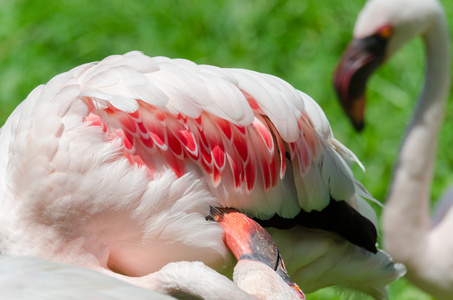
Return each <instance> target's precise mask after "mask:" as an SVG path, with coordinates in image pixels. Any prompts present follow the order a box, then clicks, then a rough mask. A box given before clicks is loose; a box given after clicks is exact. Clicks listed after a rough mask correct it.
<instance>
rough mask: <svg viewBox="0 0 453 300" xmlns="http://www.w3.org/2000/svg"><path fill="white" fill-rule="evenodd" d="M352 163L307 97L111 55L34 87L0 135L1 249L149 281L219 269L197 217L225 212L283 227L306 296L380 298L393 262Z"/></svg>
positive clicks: (248, 75)
mask: <svg viewBox="0 0 453 300" xmlns="http://www.w3.org/2000/svg"><path fill="white" fill-rule="evenodd" d="M354 161H356V162H357V163H359V164H360V162H359V161H358V159H357V158H356V156H355V155H354V154H353V153H352V152H351V151H350V150H348V149H347V148H346V147H345V146H343V145H342V144H341V143H340V142H338V141H337V140H336V139H335V138H334V137H333V134H332V131H331V128H330V125H329V123H328V121H327V119H326V117H325V115H324V113H323V112H322V110H321V109H320V107H319V106H318V105H317V104H316V102H314V101H313V100H312V99H311V98H310V97H309V96H307V95H306V94H304V93H302V92H300V91H298V90H296V89H294V88H293V87H291V86H290V85H289V84H288V83H287V82H285V81H283V80H281V79H279V78H276V77H273V76H271V75H266V74H260V73H256V72H253V71H248V70H242V69H221V68H217V67H213V66H207V65H196V64H195V63H193V62H190V61H187V60H183V59H169V58H164V57H155V58H150V57H147V56H145V55H143V54H142V53H139V52H130V53H128V54H125V55H114V56H109V57H107V58H105V59H104V60H102V61H101V62H98V63H90V64H85V65H82V66H79V67H76V68H74V69H72V70H71V71H69V72H66V73H63V74H60V75H58V76H56V77H54V78H53V79H52V80H51V81H50V82H49V83H47V84H46V85H42V86H39V87H37V88H36V89H35V90H34V91H33V92H32V93H31V94H30V95H29V96H28V97H27V99H26V100H25V101H23V102H22V103H21V104H20V105H19V106H18V107H17V108H16V110H15V111H14V112H13V113H12V114H11V116H10V117H9V118H8V120H7V121H6V123H5V125H4V126H3V127H2V129H1V132H0V170H1V172H0V174H2V176H1V177H0V193H1V194H0V196H1V197H0V228H1V230H0V243H1V252H2V253H4V254H8V255H28V256H36V257H41V258H44V259H48V260H53V261H59V262H63V263H70V264H76V265H79V266H83V267H86V268H91V269H95V270H99V271H101V272H104V273H109V274H111V275H113V276H116V277H117V278H122V279H124V280H127V281H129V282H131V283H134V284H136V285H140V286H142V287H149V283H148V282H147V278H149V277H147V276H152V273H153V272H156V271H158V270H159V269H161V268H162V267H164V266H166V265H167V264H169V263H171V262H174V261H182V260H184V261H201V262H203V263H205V264H206V265H208V266H210V267H214V268H222V266H225V265H226V264H227V263H229V262H230V261H231V260H230V256H229V255H228V253H229V251H228V249H227V247H226V245H225V243H224V242H223V234H224V232H223V229H222V227H221V225H220V224H219V223H217V222H213V221H212V220H207V218H206V217H207V216H208V215H210V210H211V208H213V207H214V208H215V207H220V208H222V207H232V208H235V209H237V210H239V211H241V212H243V213H246V214H247V215H248V216H250V217H253V218H255V219H256V220H257V221H258V222H262V224H263V225H266V226H274V227H278V228H280V230H279V231H280V232H283V233H282V234H281V235H274V236H273V238H274V239H276V240H277V243H278V244H279V243H280V244H281V245H284V244H285V243H288V242H289V243H290V245H289V246H288V245H284V247H282V246H281V245H279V247H280V250H281V251H282V252H283V257H286V256H288V259H287V260H288V268H289V269H290V271H289V272H290V273H291V274H290V275H291V276H294V278H293V279H295V281H296V282H299V284H300V285H301V287H302V289H303V290H305V291H313V290H315V289H318V288H321V287H324V286H329V285H334V284H337V285H341V286H344V287H347V288H352V289H356V290H358V291H362V292H365V293H368V294H370V295H372V296H374V297H375V298H382V297H385V296H386V291H385V286H386V284H387V283H389V282H391V281H392V280H395V279H396V278H398V277H399V276H401V273H402V272H403V267H402V266H401V265H394V264H393V263H392V261H391V259H390V257H389V256H388V255H387V254H386V253H384V252H383V251H380V250H378V249H377V248H376V237H377V229H376V224H375V223H376V216H375V213H374V211H373V210H372V209H371V208H370V206H369V205H368V203H367V202H366V201H365V200H364V199H363V198H362V197H365V198H369V199H372V197H371V196H370V195H369V194H368V192H367V191H366V190H365V189H364V188H363V186H362V185H361V184H360V183H359V182H358V181H357V180H356V179H355V178H354V177H353V175H352V172H351V169H350V165H351V164H352V163H353V162H354ZM279 234H280V233H279ZM279 236H281V237H282V238H280V237H279ZM288 236H290V237H291V238H290V239H289V238H288ZM283 248H284V249H283ZM149 274H151V275H149Z"/></svg>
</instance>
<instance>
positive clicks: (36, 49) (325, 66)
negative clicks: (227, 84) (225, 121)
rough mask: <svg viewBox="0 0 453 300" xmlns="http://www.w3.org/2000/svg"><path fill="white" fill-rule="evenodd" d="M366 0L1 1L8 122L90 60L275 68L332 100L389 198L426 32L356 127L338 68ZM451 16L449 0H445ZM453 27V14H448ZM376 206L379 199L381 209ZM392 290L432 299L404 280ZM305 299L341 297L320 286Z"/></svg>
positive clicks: (439, 186)
mask: <svg viewBox="0 0 453 300" xmlns="http://www.w3.org/2000/svg"><path fill="white" fill-rule="evenodd" d="M364 2H365V1H364V0H356V1H354V0H349V1H344V0H330V1H319V0H287V1H276V0H270V1H255V0H253V1H247V0H221V1H220V0H217V1H212V0H211V1H209V0H206V1H201V0H200V1H182V0H159V1H133V0H130V1H120V0H102V1H93V0H91V1H88V0H79V1H74V0H69V1H64V0H61V1H51V0H41V1H36V0H34V1H31V0H30V1H19V0H16V1H14V0H0V22H1V26H0V70H1V71H0V91H1V92H0V122H1V124H3V122H4V121H5V120H6V118H7V116H8V115H9V114H10V113H11V112H12V110H13V109H14V108H15V106H17V104H18V103H19V102H20V101H22V100H23V99H24V98H25V97H26V96H27V95H28V93H29V92H30V91H31V90H32V89H33V88H34V87H35V86H37V85H39V84H42V83H46V82H47V81H48V80H49V79H51V78H52V77H53V76H55V75H56V74H58V73H61V72H64V71H67V70H69V69H71V68H73V67H75V66H77V65H80V64H82V63H86V62H90V61H97V60H101V59H102V58H104V57H105V56H108V55H110V54H122V53H125V52H127V51H130V50H140V51H143V52H144V53H145V54H147V55H149V56H157V55H162V56H168V57H172V58H177V57H179V58H186V59H190V60H193V61H195V62H197V63H201V64H212V65H217V66H220V67H239V68H247V69H253V70H256V71H260V72H265V73H270V74H273V75H276V76H279V77H281V78H283V79H285V80H286V81H288V82H289V83H291V84H292V85H293V86H294V87H296V88H298V89H300V90H302V91H304V92H306V93H308V94H309V95H311V96H312V97H313V98H314V99H315V100H317V101H318V103H319V104H320V105H321V107H322V108H323V109H324V111H325V113H326V115H327V117H328V119H329V120H330V123H331V126H332V128H333V131H334V134H335V136H336V138H337V139H339V140H340V141H341V142H343V143H344V144H345V145H347V146H348V147H349V148H350V149H351V150H352V151H354V152H355V153H356V154H357V156H358V157H359V158H360V159H361V161H362V162H363V164H364V165H365V166H366V168H367V171H366V173H363V172H361V171H360V169H359V168H358V167H355V168H354V172H355V174H356V177H357V178H358V179H359V180H360V181H361V182H362V183H363V184H364V185H365V186H366V187H367V189H368V190H369V191H370V192H371V193H372V194H373V195H374V197H375V198H376V199H379V200H381V201H384V199H385V195H386V192H387V188H388V184H389V180H390V174H391V170H392V165H393V162H394V160H395V155H396V152H397V150H398V146H399V141H400V138H401V136H402V134H403V131H404V127H405V124H406V123H407V119H408V118H409V116H410V115H411V112H412V107H413V105H414V99H416V96H417V94H418V92H419V89H420V87H421V83H422V80H423V68H424V53H423V46H422V44H421V41H420V40H414V41H413V42H411V43H410V44H409V45H407V46H406V47H405V48H404V49H403V50H402V51H400V52H398V53H397V55H396V56H395V57H393V58H392V60H391V61H389V62H388V63H387V64H386V65H385V66H384V67H382V68H381V69H379V70H378V72H377V73H376V74H375V75H374V76H373V77H372V78H371V81H370V84H369V89H368V99H369V101H368V109H367V126H366V129H365V130H364V132H363V133H362V134H357V133H355V132H354V131H353V129H352V127H351V126H350V124H349V123H348V121H347V120H346V118H345V116H344V115H343V113H342V111H341V109H340V107H339V105H338V103H337V101H336V99H335V97H334V93H333V89H332V85H331V78H332V72H333V69H334V68H335V65H336V63H337V61H338V59H339V57H340V55H341V52H342V51H343V49H344V48H345V46H346V45H347V43H348V41H349V39H350V38H351V32H352V28H353V24H354V21H355V19H356V16H357V13H358V12H359V10H360V9H361V7H362V6H363V4H364ZM441 2H442V4H443V5H444V7H445V10H446V12H447V15H448V19H449V20H453V2H452V1H449V0H442V1H441ZM449 25H450V28H451V30H450V31H453V28H452V27H453V21H451V22H450V24H449ZM451 98H452V97H451V96H450V99H449V105H448V108H447V112H446V125H445V126H444V127H443V129H442V132H441V135H440V145H439V153H438V158H437V162H436V170H435V177H434V184H433V188H432V198H433V199H437V198H438V197H439V196H440V195H441V193H442V191H443V190H445V189H446V187H447V186H448V185H449V184H451V183H453V172H452V171H453V155H451V142H452V141H453V111H452V103H451V102H452V101H451V100H452V99H451ZM376 209H377V211H378V213H379V214H380V208H379V207H377V208H376ZM389 292H390V297H391V299H415V300H418V299H430V297H429V296H427V295H426V294H423V293H422V292H421V291H419V290H418V289H416V288H415V287H413V286H412V285H410V283H408V282H407V281H406V280H404V279H402V280H399V281H397V282H396V283H393V284H392V285H391V286H390V289H389ZM308 299H343V297H342V296H341V295H339V294H338V292H337V290H335V289H331V288H330V289H324V290H321V291H318V292H316V293H314V294H310V295H308Z"/></svg>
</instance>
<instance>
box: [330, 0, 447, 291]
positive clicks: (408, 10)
mask: <svg viewBox="0 0 453 300" xmlns="http://www.w3.org/2000/svg"><path fill="white" fill-rule="evenodd" d="M417 36H421V37H422V38H423V41H424V44H425V48H426V57H427V66H426V73H425V83H424V86H423V91H422V93H421V95H420V97H419V99H418V102H417V106H416V108H415V113H414V115H413V117H412V120H411V122H410V124H409V125H408V127H407V130H406V134H405V136H404V139H403V142H402V145H401V149H400V151H399V155H398V160H397V162H396V166H395V170H394V174H393V181H392V184H391V189H390V192H389V195H388V199H387V202H386V206H385V209H384V212H383V229H384V245H385V247H386V249H387V250H388V251H389V252H390V253H391V254H392V256H393V257H394V258H395V259H396V260H397V261H399V262H403V263H404V264H405V265H406V266H407V278H408V279H409V280H411V281H412V282H413V283H414V284H415V285H417V286H418V287H420V288H421V289H423V290H424V291H426V292H428V293H430V294H432V295H433V296H435V297H438V298H439V299H452V297H453V258H452V255H451V254H452V253H453V239H452V238H451V237H452V235H451V231H452V230H453V209H452V208H451V203H452V199H451V198H450V200H444V201H443V202H442V203H443V204H442V205H441V206H440V207H441V208H440V209H441V210H442V213H437V214H436V215H437V216H438V217H437V220H436V222H435V223H436V225H435V226H432V225H431V222H430V220H429V198H430V197H429V192H430V186H431V181H432V176H433V165H434V160H435V155H436V146H437V140H438V131H439V128H440V126H441V124H442V120H443V117H444V111H445V104H446V98H447V94H448V90H449V87H450V44H449V43H450V39H449V34H448V29H447V22H446V17H445V14H444V12H443V9H442V7H441V5H440V4H439V2H438V1H435V0H423V1H422V0H418V1H408V0H371V1H368V2H367V4H366V6H365V8H364V9H363V10H362V12H361V13H360V15H359V17H358V19H357V22H356V25H355V28H354V38H355V39H354V40H353V41H352V42H351V43H350V45H349V47H348V49H347V50H346V52H345V54H344V56H343V58H342V61H341V62H340V64H339V66H338V69H337V71H336V75H335V87H336V90H337V93H338V96H339V97H340V99H341V102H342V104H343V107H344V108H345V111H346V112H347V114H348V115H349V117H350V118H351V119H352V121H353V124H354V125H355V127H356V128H358V129H360V128H361V127H362V126H363V110H364V90H365V84H366V81H367V78H368V76H369V75H370V74H371V73H372V72H373V70H374V69H375V68H377V67H378V66H379V65H380V64H381V63H382V62H383V61H385V60H386V59H388V58H389V57H390V56H391V55H392V54H393V53H394V52H396V51H397V50H398V49H399V48H400V47H401V46H402V45H404V44H405V43H406V42H407V41H409V40H411V39H412V38H414V37H417ZM450 195H451V193H450Z"/></svg>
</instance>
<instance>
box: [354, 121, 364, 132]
mask: <svg viewBox="0 0 453 300" xmlns="http://www.w3.org/2000/svg"><path fill="white" fill-rule="evenodd" d="M352 125H353V126H354V129H355V130H356V131H357V132H362V130H363V128H364V127H365V122H363V121H352Z"/></svg>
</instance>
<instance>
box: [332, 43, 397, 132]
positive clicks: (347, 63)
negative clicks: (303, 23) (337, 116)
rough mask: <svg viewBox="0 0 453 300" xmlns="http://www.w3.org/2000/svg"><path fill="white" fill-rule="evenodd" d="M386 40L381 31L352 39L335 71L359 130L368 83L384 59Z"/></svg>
mask: <svg viewBox="0 0 453 300" xmlns="http://www.w3.org/2000/svg"><path fill="white" fill-rule="evenodd" d="M387 40H388V39H387V38H384V37H382V36H381V35H379V34H375V35H372V36H369V37H367V38H363V39H354V40H352V41H351V42H350V43H349V45H348V47H347V48H346V50H345V52H344V53H343V56H342V58H341V60H340V63H339V64H338V66H337V68H336V70H335V73H334V78H333V81H334V87H335V91H336V93H337V96H338V98H339V100H340V103H341V106H342V107H343V109H344V111H345V113H346V115H347V116H348V117H349V119H350V120H351V122H352V125H353V126H354V128H355V129H356V130H357V131H361V130H362V129H363V127H364V115H365V88H366V83H367V81H368V78H369V77H370V75H371V74H372V73H373V72H374V70H376V69H377V68H378V67H379V66H380V65H381V64H382V63H383V61H384V56H385V49H386V46H387Z"/></svg>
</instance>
